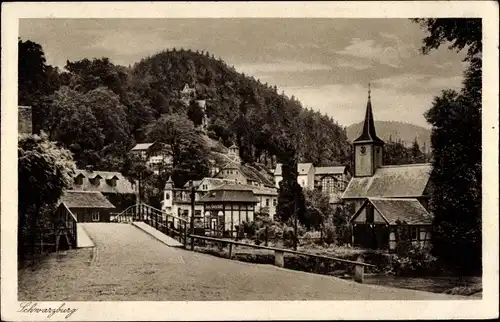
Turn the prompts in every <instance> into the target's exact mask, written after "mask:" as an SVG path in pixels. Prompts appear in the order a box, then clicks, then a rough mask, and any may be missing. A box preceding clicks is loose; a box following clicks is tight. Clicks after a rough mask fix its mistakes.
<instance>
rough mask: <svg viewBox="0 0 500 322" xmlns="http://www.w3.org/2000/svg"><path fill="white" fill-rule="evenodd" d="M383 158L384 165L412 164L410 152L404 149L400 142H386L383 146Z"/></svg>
mask: <svg viewBox="0 0 500 322" xmlns="http://www.w3.org/2000/svg"><path fill="white" fill-rule="evenodd" d="M383 158H384V164H385V165H398V164H410V163H414V162H413V158H412V150H410V149H408V148H406V147H405V146H404V145H403V144H402V143H401V142H387V143H386V144H385V145H384V155H383Z"/></svg>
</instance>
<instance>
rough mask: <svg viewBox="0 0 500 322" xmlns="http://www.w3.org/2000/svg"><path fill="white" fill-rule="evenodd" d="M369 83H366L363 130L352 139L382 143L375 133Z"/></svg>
mask: <svg viewBox="0 0 500 322" xmlns="http://www.w3.org/2000/svg"><path fill="white" fill-rule="evenodd" d="M371 92H372V91H371V85H370V83H368V102H367V103H366V113H365V123H364V124H363V132H362V133H361V135H360V136H359V137H358V138H357V139H356V140H354V142H360V141H371V142H377V143H383V142H384V141H382V140H381V139H379V138H378V137H377V134H376V133H375V122H374V120H373V111H372V101H371Z"/></svg>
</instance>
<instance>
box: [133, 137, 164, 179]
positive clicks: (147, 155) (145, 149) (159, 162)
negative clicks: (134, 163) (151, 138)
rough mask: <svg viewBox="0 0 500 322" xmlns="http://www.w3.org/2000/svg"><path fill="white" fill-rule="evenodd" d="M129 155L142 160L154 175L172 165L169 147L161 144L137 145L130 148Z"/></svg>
mask: <svg viewBox="0 0 500 322" xmlns="http://www.w3.org/2000/svg"><path fill="white" fill-rule="evenodd" d="M131 153H132V154H134V155H135V156H137V157H139V158H140V159H141V160H143V161H144V162H145V163H146V166H148V167H150V168H151V169H152V170H153V172H154V173H155V174H160V173H162V172H163V171H166V170H168V169H170V168H171V167H172V165H173V156H172V150H171V148H170V146H168V145H167V144H163V143H161V142H152V143H138V144H136V145H135V146H134V147H133V148H132V150H131Z"/></svg>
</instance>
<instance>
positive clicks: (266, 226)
mask: <svg viewBox="0 0 500 322" xmlns="http://www.w3.org/2000/svg"><path fill="white" fill-rule="evenodd" d="M265 233H266V236H265V241H266V243H265V245H266V246H267V238H268V237H267V226H266V229H265Z"/></svg>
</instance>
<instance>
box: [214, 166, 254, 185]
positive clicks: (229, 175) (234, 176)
mask: <svg viewBox="0 0 500 322" xmlns="http://www.w3.org/2000/svg"><path fill="white" fill-rule="evenodd" d="M217 178H221V179H230V180H235V181H236V183H240V184H247V178H246V177H245V176H244V175H243V174H242V173H241V171H240V170H238V169H222V170H221V171H220V172H219V173H218V174H217Z"/></svg>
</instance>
